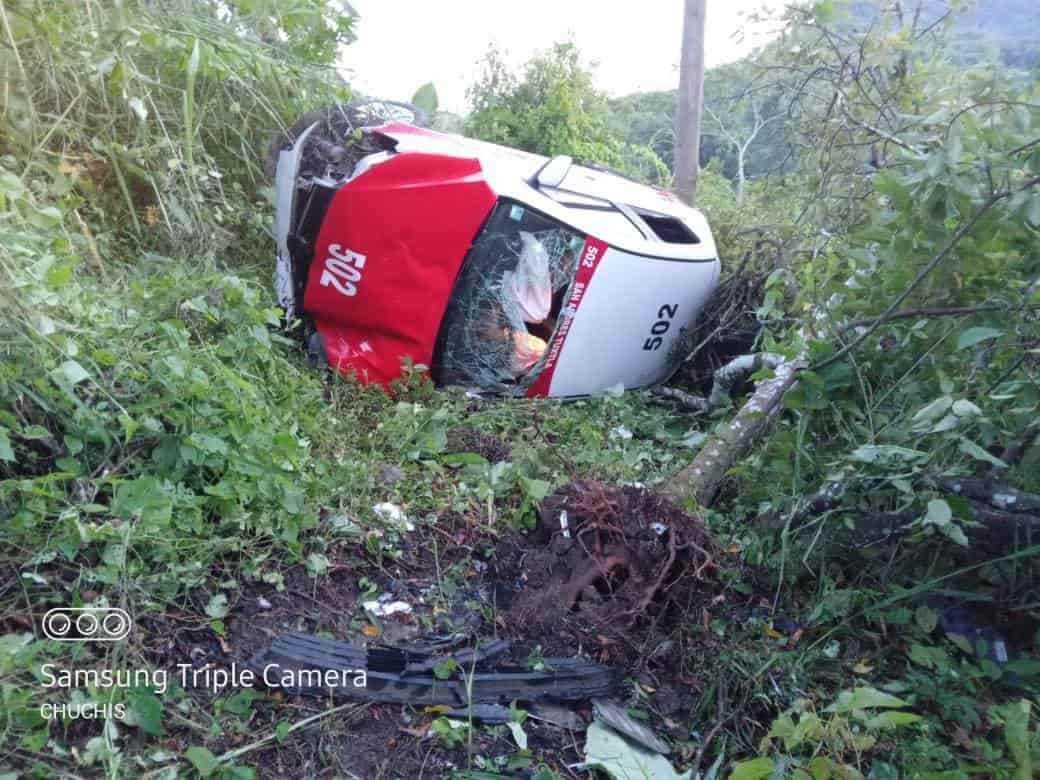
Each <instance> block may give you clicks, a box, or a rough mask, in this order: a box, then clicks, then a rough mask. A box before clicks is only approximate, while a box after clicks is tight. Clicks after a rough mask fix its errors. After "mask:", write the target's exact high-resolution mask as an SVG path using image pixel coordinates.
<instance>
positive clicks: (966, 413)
mask: <svg viewBox="0 0 1040 780" xmlns="http://www.w3.org/2000/svg"><path fill="white" fill-rule="evenodd" d="M953 413H954V414H955V415H957V416H958V417H978V416H980V415H981V414H982V410H981V409H980V408H979V407H977V406H976V405H975V404H973V403H972V402H971V401H969V400H968V399H966V398H961V399H959V400H957V401H955V402H954V404H953Z"/></svg>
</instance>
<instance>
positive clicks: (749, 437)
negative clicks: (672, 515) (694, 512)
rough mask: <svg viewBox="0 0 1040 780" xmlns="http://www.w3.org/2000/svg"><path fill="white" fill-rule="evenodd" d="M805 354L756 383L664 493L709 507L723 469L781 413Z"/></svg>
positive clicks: (756, 439)
mask: <svg viewBox="0 0 1040 780" xmlns="http://www.w3.org/2000/svg"><path fill="white" fill-rule="evenodd" d="M805 365H806V360H805V357H804V355H803V356H799V357H798V358H797V359H795V360H789V361H785V362H782V363H780V364H779V365H778V366H777V367H776V373H775V375H774V376H773V378H772V379H766V380H763V381H761V382H759V383H758V385H757V386H756V387H755V392H754V393H752V394H751V397H750V398H748V400H747V402H746V403H745V404H744V406H743V407H742V408H741V410H740V411H739V412H737V415H736V417H734V418H733V419H732V420H731V421H730V422H729V423H728V424H726V425H724V426H723V427H722V428H721V429H720V430H719V431H717V432H716V433H715V434H713V435H712V436H711V437H710V438H709V439H708V441H707V442H705V444H704V446H703V447H702V448H701V450H700V452H698V453H697V457H695V458H694V459H693V462H692V463H691V464H690V465H689V466H687V467H686V468H684V469H683V470H682V471H680V472H679V473H678V474H676V475H675V476H674V477H672V478H671V480H669V482H668V483H667V484H666V485H665V488H664V489H665V492H667V493H670V494H671V495H673V496H675V497H677V498H679V499H681V500H687V499H691V498H692V499H695V500H696V501H697V503H698V504H699V505H700V506H711V504H712V502H713V501H714V500H715V497H716V496H717V494H718V491H719V487H720V486H721V485H722V481H723V479H725V476H726V472H727V471H729V469H730V468H731V467H732V466H733V464H734V463H736V462H737V461H738V460H739V459H740V458H741V457H743V456H744V454H745V453H746V452H747V451H748V450H749V449H750V448H751V446H752V445H753V444H754V443H755V442H757V441H758V440H759V438H760V437H761V436H762V435H763V434H764V433H765V432H766V430H767V429H768V428H769V426H770V425H771V423H772V422H773V420H774V419H775V418H776V415H777V414H778V413H779V412H780V406H781V405H780V402H781V400H782V399H783V397H784V393H786V392H787V391H788V390H789V389H790V388H791V387H792V386H793V385H794V383H795V382H796V381H797V377H798V372H799V371H801V370H802V369H803V368H805Z"/></svg>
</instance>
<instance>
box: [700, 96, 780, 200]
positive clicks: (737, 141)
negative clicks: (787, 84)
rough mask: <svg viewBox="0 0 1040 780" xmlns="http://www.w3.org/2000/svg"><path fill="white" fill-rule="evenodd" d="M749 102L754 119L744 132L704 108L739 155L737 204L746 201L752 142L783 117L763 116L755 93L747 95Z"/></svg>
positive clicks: (709, 109) (706, 107)
mask: <svg viewBox="0 0 1040 780" xmlns="http://www.w3.org/2000/svg"><path fill="white" fill-rule="evenodd" d="M747 99H748V102H749V103H750V110H751V116H752V121H751V125H750V126H749V127H747V128H745V129H744V132H743V133H740V130H739V129H738V128H736V127H734V126H727V125H726V123H725V122H723V121H722V118H721V117H720V116H719V115H718V114H716V113H715V112H714V111H712V110H711V106H709V105H707V104H705V106H704V110H705V111H706V112H707V113H708V116H710V117H711V119H712V121H713V122H714V123H715V124H716V125H717V126H718V129H719V134H720V135H721V136H722V137H723V138H725V139H726V141H728V142H729V144H730V145H731V146H732V147H733V151H734V153H735V154H736V156H737V172H736V182H737V204H738V205H739V204H741V203H743V202H744V182H745V180H746V178H747V177H746V173H745V170H746V166H745V161H746V159H747V154H748V149H750V148H751V144H753V143H754V142H755V139H756V138H758V135H759V133H761V132H762V130H763V129H764V128H765V127H766V125H768V124H769V123H771V122H775V121H776V120H777V119H780V118H781V117H782V114H771V115H770V116H763V115H762V111H761V109H760V108H759V105H758V102H759V101H758V100H757V99H756V97H755V96H754V95H753V94H749V95H748V96H747Z"/></svg>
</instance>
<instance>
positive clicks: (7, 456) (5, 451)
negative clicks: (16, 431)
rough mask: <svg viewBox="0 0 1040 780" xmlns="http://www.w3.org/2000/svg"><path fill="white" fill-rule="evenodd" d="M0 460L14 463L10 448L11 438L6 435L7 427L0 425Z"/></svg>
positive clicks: (12, 451)
mask: <svg viewBox="0 0 1040 780" xmlns="http://www.w3.org/2000/svg"><path fill="white" fill-rule="evenodd" d="M0 460H6V461H8V462H9V463H14V461H15V457H14V450H13V449H12V448H11V440H10V439H9V438H8V436H7V428H3V427H0Z"/></svg>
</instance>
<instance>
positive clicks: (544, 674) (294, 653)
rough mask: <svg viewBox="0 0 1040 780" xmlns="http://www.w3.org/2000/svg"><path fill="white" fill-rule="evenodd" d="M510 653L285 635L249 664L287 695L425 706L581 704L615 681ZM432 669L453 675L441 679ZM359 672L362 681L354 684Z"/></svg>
mask: <svg viewBox="0 0 1040 780" xmlns="http://www.w3.org/2000/svg"><path fill="white" fill-rule="evenodd" d="M508 649H509V644H508V643H507V642H504V641H497V642H492V643H490V644H489V645H486V646H485V647H483V648H477V649H475V650H474V649H464V650H460V651H458V652H456V653H449V654H441V655H438V654H435V653H431V652H429V651H427V650H426V649H425V648H424V647H422V646H415V647H411V646H409V647H370V648H365V647H359V646H357V645H351V644H348V643H346V642H338V641H335V640H331V639H322V638H320V637H316V636H311V635H308V634H286V635H284V636H280V637H278V638H277V639H275V641H274V642H272V643H271V646H270V647H268V648H267V649H265V650H262V651H260V652H259V653H257V655H255V656H254V657H253V658H252V659H251V660H250V662H249V665H250V667H252V668H253V669H254V671H256V673H257V675H258V676H259V677H261V678H262V679H268V680H270V679H279V680H283V681H285V680H288V681H290V683H289V684H283V685H282V686H281V690H285V691H287V692H288V693H293V694H299V695H305V696H321V697H325V698H327V697H328V696H330V695H331V696H332V697H334V698H347V699H359V700H363V701H375V702H396V703H401V704H416V705H425V706H436V705H444V706H450V707H463V706H468V705H471V704H478V703H479V704H504V703H508V702H512V701H517V700H519V701H528V702H530V701H557V702H567V701H581V700H586V699H591V698H595V697H602V696H609V695H611V694H612V693H613V692H614V691H616V690H617V688H618V686H619V684H620V681H621V673H620V671H619V670H617V669H613V668H611V667H608V666H603V665H601V664H597V663H593V662H591V661H585V660H583V659H580V658H545V659H543V661H542V663H541V664H539V667H540V668H539V669H537V670H531V669H528V668H526V667H524V666H522V665H519V664H516V663H512V662H509V661H506V660H503V656H504V655H505V654H506V653H507V651H508ZM451 662H454V664H452V663H451ZM435 669H451V670H452V674H451V676H450V677H449V678H448V679H439V678H438V677H437V676H436V674H434V673H433V671H434V670H435ZM362 671H363V672H364V675H363V676H364V679H365V682H364V685H358V684H357V681H358V677H359V673H360V672H362ZM330 682H331V683H332V684H330Z"/></svg>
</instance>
